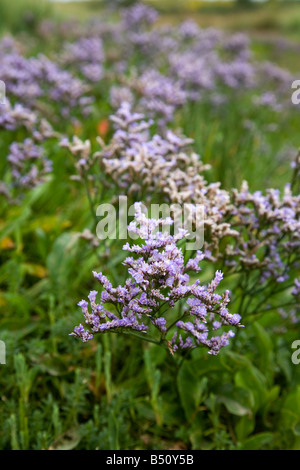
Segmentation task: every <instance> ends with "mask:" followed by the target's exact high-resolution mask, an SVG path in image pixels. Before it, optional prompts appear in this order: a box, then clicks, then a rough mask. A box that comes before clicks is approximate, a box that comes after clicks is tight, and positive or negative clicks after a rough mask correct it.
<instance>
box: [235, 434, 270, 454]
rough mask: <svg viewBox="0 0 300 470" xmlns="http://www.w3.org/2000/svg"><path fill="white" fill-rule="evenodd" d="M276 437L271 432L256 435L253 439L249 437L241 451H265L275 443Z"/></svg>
mask: <svg viewBox="0 0 300 470" xmlns="http://www.w3.org/2000/svg"><path fill="white" fill-rule="evenodd" d="M274 438H275V435H274V434H273V433H271V432H262V433H260V434H256V435H255V436H253V437H249V439H247V440H246V441H245V442H244V443H243V445H242V446H241V447H240V450H264V448H265V446H268V445H269V444H271V443H272V442H273V441H274Z"/></svg>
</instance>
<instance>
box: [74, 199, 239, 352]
mask: <svg viewBox="0 0 300 470" xmlns="http://www.w3.org/2000/svg"><path fill="white" fill-rule="evenodd" d="M143 209H145V208H144V207H143V205H142V204H141V203H136V204H135V219H134V221H132V222H131V223H130V224H129V226H128V230H129V231H130V232H131V233H134V234H136V235H137V236H138V238H139V240H143V241H144V244H134V245H130V244H129V243H126V244H125V245H124V250H126V251H129V252H130V253H131V256H128V257H127V258H125V260H124V262H123V264H124V265H125V266H126V267H127V270H128V274H129V278H128V279H127V281H126V282H125V284H124V286H118V287H116V288H115V287H113V286H112V284H111V282H110V281H109V280H108V278H107V277H106V276H105V275H104V274H103V273H101V272H100V273H97V272H94V273H93V275H94V277H95V279H97V280H98V281H99V283H100V285H101V286H102V288H103V290H102V292H101V294H100V297H99V301H98V302H97V301H96V297H97V295H98V291H91V292H90V294H89V296H88V299H89V303H88V302H87V301H84V300H82V301H81V302H79V304H78V305H79V306H80V307H81V308H82V311H83V314H84V317H85V322H86V324H87V325H88V326H89V327H90V329H91V332H90V331H89V330H87V331H85V330H84V329H82V328H81V326H79V327H76V328H75V330H74V332H73V333H72V335H74V336H77V337H79V338H81V339H82V340H83V341H87V340H88V339H91V337H92V335H93V334H94V333H99V332H106V331H109V330H112V329H113V330H117V331H119V332H122V331H123V330H124V329H129V330H136V331H139V332H142V333H145V334H148V332H149V331H152V329H153V328H154V329H156V330H158V331H159V333H160V341H161V342H166V344H167V345H168V347H169V349H170V350H171V351H172V353H174V352H175V351H176V350H177V349H185V348H187V347H188V348H194V347H197V346H201V345H204V346H205V347H207V348H208V349H209V353H210V354H217V353H218V352H219V350H220V349H221V348H222V347H223V346H226V345H227V344H228V340H229V338H230V337H232V336H234V332H233V331H232V330H229V331H228V332H226V331H225V332H222V333H221V336H215V335H214V336H212V337H210V336H209V332H210V329H212V331H215V330H218V329H220V328H223V327H224V326H225V327H226V326H227V327H228V326H231V327H236V326H242V325H241V324H240V319H241V317H240V315H238V314H234V315H233V314H231V313H229V311H228V308H227V305H228V303H229V292H228V291H225V293H224V294H223V295H220V294H217V293H216V289H217V287H218V285H219V283H220V282H221V280H222V278H223V275H222V273H221V272H219V271H217V272H216V274H215V277H214V279H213V280H212V281H211V282H210V283H209V284H208V285H207V286H206V285H201V284H200V281H199V280H198V279H197V280H196V281H194V282H192V280H191V277H190V274H188V273H190V272H194V273H197V272H199V271H200V267H199V263H200V262H201V260H203V258H204V255H203V254H202V253H201V252H200V251H198V252H197V254H196V256H195V257H194V258H192V259H190V260H189V261H188V262H187V263H186V262H185V259H184V255H183V252H182V249H181V248H179V247H178V242H180V241H182V240H183V239H184V238H185V237H186V236H187V232H186V230H184V229H179V230H178V232H177V233H175V234H174V235H171V234H170V231H169V230H164V229H166V228H168V227H169V228H170V226H171V225H172V224H173V220H172V219H171V218H166V219H149V218H148V217H147V215H146V214H145V212H144V211H143ZM180 301H185V306H184V308H183V314H181V315H180V316H179V317H178V318H177V321H176V319H175V321H174V314H175V316H176V308H175V307H176V304H177V303H178V302H180ZM89 304H90V305H89ZM107 304H110V305H111V306H112V308H110V309H109V310H108V309H107V308H106V305H107ZM177 315H178V313H177ZM151 326H152V329H151ZM174 329H175V330H176V331H175V333H174ZM169 333H170V334H171V336H170V339H168V338H167V336H169ZM183 338H184V339H183Z"/></svg>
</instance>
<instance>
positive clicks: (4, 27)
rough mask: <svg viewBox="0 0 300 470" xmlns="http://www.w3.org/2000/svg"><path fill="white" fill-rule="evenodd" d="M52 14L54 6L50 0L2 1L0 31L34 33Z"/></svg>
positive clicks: (0, 6) (0, 3)
mask: <svg viewBox="0 0 300 470" xmlns="http://www.w3.org/2000/svg"><path fill="white" fill-rule="evenodd" d="M52 14H53V8H52V4H51V3H50V2H49V1H48V0H14V1H13V2H11V1H10V0H1V2H0V31H9V32H13V33H17V32H21V31H24V30H25V31H30V32H33V31H34V29H35V28H36V26H37V25H38V24H39V22H40V21H41V20H42V19H46V18H49V17H51V16H52Z"/></svg>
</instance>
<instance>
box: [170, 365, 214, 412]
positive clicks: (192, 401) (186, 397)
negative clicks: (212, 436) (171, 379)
mask: <svg viewBox="0 0 300 470" xmlns="http://www.w3.org/2000/svg"><path fill="white" fill-rule="evenodd" d="M207 382H208V379H207V377H204V378H202V379H199V378H198V377H197V376H196V374H195V370H194V369H193V367H192V364H191V362H185V363H183V365H182V366H181V368H180V370H179V373H178V376H177V385H178V391H179V395H180V400H181V403H182V406H183V408H184V412H185V415H186V418H187V419H188V420H192V419H193V418H194V417H195V416H196V414H197V411H198V407H199V405H200V403H201V402H202V401H203V400H204V392H205V389H206V386H207Z"/></svg>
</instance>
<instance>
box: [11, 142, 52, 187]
mask: <svg viewBox="0 0 300 470" xmlns="http://www.w3.org/2000/svg"><path fill="white" fill-rule="evenodd" d="M9 150H10V153H9V155H8V157H7V160H8V162H9V164H10V166H11V176H12V181H11V187H12V188H25V189H26V188H33V187H35V186H38V185H39V184H41V183H42V182H43V181H44V179H45V176H46V175H48V174H49V173H51V171H52V162H51V160H49V159H48V158H46V157H45V156H44V154H43V149H42V148H41V147H40V146H38V145H36V144H35V143H34V142H33V140H32V139H29V138H27V139H25V141H24V142H23V143H22V144H19V143H16V142H14V143H13V144H11V146H10V149H9Z"/></svg>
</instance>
